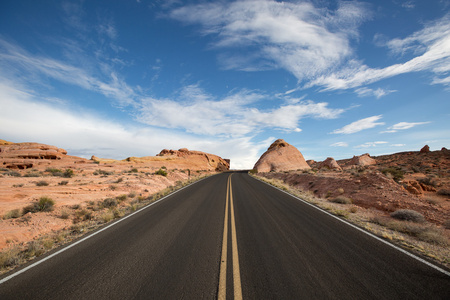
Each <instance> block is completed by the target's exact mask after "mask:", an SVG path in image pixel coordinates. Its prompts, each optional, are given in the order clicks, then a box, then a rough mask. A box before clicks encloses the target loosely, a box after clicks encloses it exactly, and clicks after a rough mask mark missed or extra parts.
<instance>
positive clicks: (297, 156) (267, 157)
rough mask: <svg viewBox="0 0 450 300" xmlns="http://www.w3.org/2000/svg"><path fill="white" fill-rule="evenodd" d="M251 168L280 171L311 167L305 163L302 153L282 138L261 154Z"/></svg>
mask: <svg viewBox="0 0 450 300" xmlns="http://www.w3.org/2000/svg"><path fill="white" fill-rule="evenodd" d="M253 169H255V170H256V171H258V172H270V171H275V172H280V171H291V170H309V169H311V167H310V166H309V165H308V164H307V163H306V161H305V159H304V158H303V155H302V153H301V152H300V151H299V150H298V149H297V148H295V147H294V146H292V145H290V144H288V143H287V142H285V141H284V140H282V139H278V140H276V141H275V142H273V143H272V145H270V147H269V149H267V151H266V152H264V154H263V155H261V157H260V158H259V160H258V161H257V162H256V164H255V166H254V167H253Z"/></svg>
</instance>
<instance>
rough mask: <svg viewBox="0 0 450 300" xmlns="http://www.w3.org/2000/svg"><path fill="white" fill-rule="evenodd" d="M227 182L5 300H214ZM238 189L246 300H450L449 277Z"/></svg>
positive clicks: (42, 271) (262, 189) (8, 291)
mask: <svg viewBox="0 0 450 300" xmlns="http://www.w3.org/2000/svg"><path fill="white" fill-rule="evenodd" d="M228 176H230V173H224V174H219V175H216V176H212V177H210V178H207V179H205V180H203V181H201V182H199V183H196V184H194V185H191V186H189V187H187V188H185V189H183V190H181V191H179V192H177V193H175V194H173V195H172V196H169V197H167V198H166V199H165V200H163V201H160V202H158V203H156V204H154V205H152V206H151V207H149V208H147V209H145V210H143V211H141V212H139V213H138V214H135V215H133V216H131V217H130V218H128V219H126V220H124V221H122V222H120V223H118V224H117V225H115V226H112V227H111V228H109V229H107V230H105V231H103V232H100V233H99V234H97V235H95V236H94V237H92V238H90V239H87V240H86V241H84V242H82V243H80V244H78V245H75V246H74V247H72V248H70V249H68V250H67V251H65V252H62V253H61V254H59V255H57V256H55V257H53V258H51V259H49V260H47V261H45V262H43V263H42V264H40V265H38V266H36V267H34V268H32V269H30V270H28V271H26V272H24V273H22V274H20V275H18V276H16V277H14V278H12V279H10V280H9V281H6V282H4V283H3V284H1V285H0V299H2V300H3V299H97V300H98V299H215V298H216V297H217V290H218V283H219V266H220V259H221V251H222V249H221V248H222V235H223V230H224V223H223V222H224V217H225V216H224V214H225V201H226V191H227V179H228ZM231 182H232V189H233V199H234V200H233V201H234V212H235V218H236V233H237V245H238V250H239V264H240V275H241V285H242V294H243V298H244V299H450V276H447V275H445V274H443V273H440V272H438V271H437V270H435V269H433V268H431V267H429V266H427V265H425V264H423V263H421V262H419V261H417V260H415V259H413V258H411V257H409V256H407V255H405V254H403V253H401V252H400V251H398V250H395V249H393V248H391V247H389V246H387V245H385V244H384V243H382V242H380V241H378V240H376V239H373V238H372V237H370V236H368V235H366V234H364V233H362V232H360V231H359V230H356V229H355V228H352V227H350V226H348V225H345V224H344V223H342V222H340V221H339V220H336V219H334V218H332V217H330V216H328V215H326V214H324V213H322V212H320V211H319V210H317V209H315V208H313V207H311V206H309V205H307V204H304V203H303V202H301V201H299V200H297V199H295V198H293V197H290V196H289V195H286V194H285V193H282V192H280V191H278V190H276V189H274V188H272V187H270V186H268V185H266V184H264V183H261V182H259V181H257V180H255V179H253V178H251V177H250V176H248V175H247V174H245V173H234V174H233V175H232V180H231ZM230 222H231V221H230ZM229 240H230V242H229V243H228V249H229V250H228V260H229V262H228V264H227V283H228V284H227V299H232V295H233V286H232V285H233V284H232V282H233V280H232V274H231V272H232V269H233V267H232V262H231V260H232V259H231V253H230V252H231V238H230V239H229ZM6 275H10V274H6ZM4 277H5V276H3V277H2V278H4ZM0 279H1V278H0Z"/></svg>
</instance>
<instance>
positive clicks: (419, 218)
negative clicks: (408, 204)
mask: <svg viewBox="0 0 450 300" xmlns="http://www.w3.org/2000/svg"><path fill="white" fill-rule="evenodd" d="M391 217H393V218H395V219H398V220H405V221H411V222H415V223H423V222H425V218H424V216H423V215H422V214H421V213H419V212H417V211H415V210H411V209H399V210H397V211H394V212H393V213H391Z"/></svg>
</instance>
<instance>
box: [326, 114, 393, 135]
mask: <svg viewBox="0 0 450 300" xmlns="http://www.w3.org/2000/svg"><path fill="white" fill-rule="evenodd" d="M381 118H382V115H378V116H373V117H369V118H365V119H361V120H358V121H355V122H353V123H350V124H348V125H345V126H344V127H342V128H340V129H336V130H334V131H333V132H331V133H333V134H351V133H356V132H359V131H362V130H365V129H370V128H374V127H376V126H380V125H384V123H383V122H377V121H378V120H380V119H381Z"/></svg>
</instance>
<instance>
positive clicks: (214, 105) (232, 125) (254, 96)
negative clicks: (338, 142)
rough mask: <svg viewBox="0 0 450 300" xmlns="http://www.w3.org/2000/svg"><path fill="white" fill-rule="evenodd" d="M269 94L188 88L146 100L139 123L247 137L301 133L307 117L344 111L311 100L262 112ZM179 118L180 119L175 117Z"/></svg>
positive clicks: (291, 102)
mask: <svg viewBox="0 0 450 300" xmlns="http://www.w3.org/2000/svg"><path fill="white" fill-rule="evenodd" d="M268 97H269V95H265V94H261V93H256V92H251V91H246V90H243V91H239V92H236V93H234V94H230V95H228V96H227V97H224V98H222V99H216V98H215V97H214V96H212V95H209V94H207V93H206V92H205V91H203V90H202V89H201V88H200V87H199V86H198V85H190V86H186V87H184V88H183V89H182V90H181V91H180V93H179V95H177V96H176V97H175V98H174V99H155V98H145V99H143V100H142V102H141V108H140V115H139V116H138V120H139V121H140V122H142V123H145V124H148V125H152V126H159V127H164V128H176V129H183V130H186V131H188V132H192V133H195V134H199V135H222V136H236V137H237V136H243V135H247V134H254V133H257V132H259V131H260V130H263V129H267V128H271V129H280V130H284V131H294V132H300V131H301V129H300V128H298V123H299V121H300V120H301V119H303V118H307V117H310V118H318V119H332V118H336V117H338V116H339V115H340V114H341V113H342V112H343V111H344V110H343V109H332V108H329V107H328V103H325V102H321V103H316V102H313V101H308V100H306V101H305V100H300V101H293V100H292V99H289V102H290V103H289V104H281V105H280V106H278V107H276V108H273V109H260V108H258V104H257V103H258V102H260V101H263V100H267V99H268ZM174 116H176V117H174Z"/></svg>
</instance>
